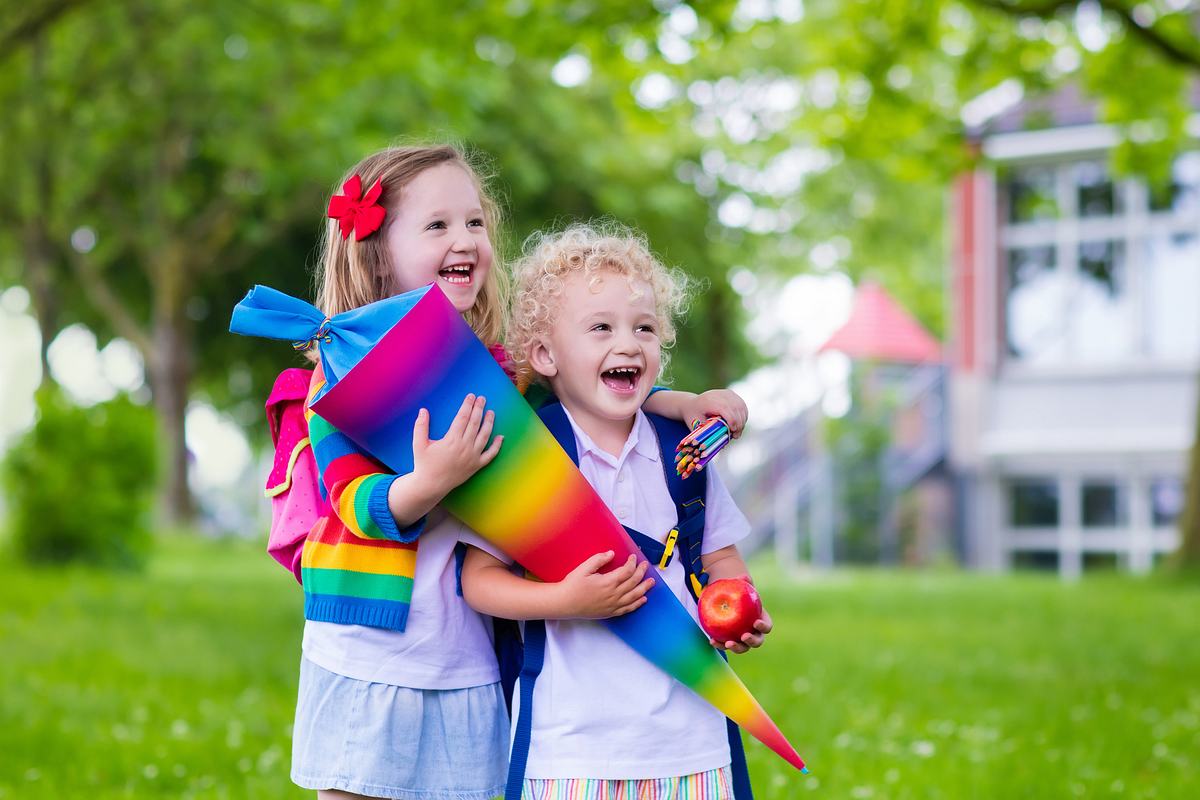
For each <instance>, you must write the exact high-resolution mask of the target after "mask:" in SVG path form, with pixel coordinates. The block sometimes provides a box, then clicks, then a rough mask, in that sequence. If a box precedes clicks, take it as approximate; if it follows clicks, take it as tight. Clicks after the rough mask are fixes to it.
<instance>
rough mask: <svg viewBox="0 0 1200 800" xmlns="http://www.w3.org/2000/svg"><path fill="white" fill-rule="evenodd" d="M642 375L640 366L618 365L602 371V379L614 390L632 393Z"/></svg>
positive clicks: (621, 392)
mask: <svg viewBox="0 0 1200 800" xmlns="http://www.w3.org/2000/svg"><path fill="white" fill-rule="evenodd" d="M641 375H642V370H641V368H639V367H616V368H614V369H609V370H605V371H604V372H601V373H600V380H601V381H603V382H604V385H605V386H607V387H608V388H609V389H612V390H613V391H614V392H618V393H620V394H630V393H632V392H633V391H634V390H635V389H636V388H637V384H638V378H640V377H641Z"/></svg>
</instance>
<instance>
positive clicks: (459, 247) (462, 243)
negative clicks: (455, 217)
mask: <svg viewBox="0 0 1200 800" xmlns="http://www.w3.org/2000/svg"><path fill="white" fill-rule="evenodd" d="M453 248H454V251H455V252H456V253H469V252H471V251H472V250H474V249H475V248H476V244H475V238H474V237H473V236H471V232H470V231H469V230H467V229H466V228H465V227H463V228H460V229H459V230H458V235H457V236H455V237H454V245H453Z"/></svg>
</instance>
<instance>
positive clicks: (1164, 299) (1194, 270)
mask: <svg viewBox="0 0 1200 800" xmlns="http://www.w3.org/2000/svg"><path fill="white" fill-rule="evenodd" d="M1142 244H1143V250H1142V259H1143V263H1144V264H1145V266H1146V272H1145V274H1146V280H1145V283H1146V292H1145V298H1144V302H1145V304H1146V311H1147V313H1146V314H1145V315H1144V316H1145V318H1146V335H1147V342H1146V346H1147V349H1148V350H1149V351H1150V355H1152V356H1156V357H1158V358H1160V359H1162V360H1167V361H1194V360H1195V359H1196V358H1197V357H1200V314H1197V313H1196V309H1195V308H1194V304H1193V303H1188V302H1181V301H1180V298H1185V297H1200V237H1197V236H1196V234H1195V233H1163V234H1160V235H1157V236H1152V237H1149V238H1147V239H1145V240H1144V241H1143V243H1142Z"/></svg>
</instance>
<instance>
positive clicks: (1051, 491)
mask: <svg viewBox="0 0 1200 800" xmlns="http://www.w3.org/2000/svg"><path fill="white" fill-rule="evenodd" d="M1008 511H1009V517H1008V518H1009V520H1010V523H1011V525H1012V527H1014V528H1057V527H1058V483H1057V482H1056V481H1053V480H1047V479H1040V478H1022V479H1019V480H1014V481H1012V482H1010V483H1009V486H1008Z"/></svg>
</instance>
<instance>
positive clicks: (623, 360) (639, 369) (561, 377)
mask: <svg viewBox="0 0 1200 800" xmlns="http://www.w3.org/2000/svg"><path fill="white" fill-rule="evenodd" d="M633 286H634V288H636V289H637V290H638V291H639V296H638V297H637V298H635V297H634V296H633V289H631V288H630V281H629V280H628V279H627V278H625V277H623V276H621V275H616V274H613V273H603V274H601V280H600V283H599V285H598V287H597V288H596V290H594V291H593V290H590V289H589V288H588V285H587V280H586V278H585V277H584V276H583V275H582V274H579V273H573V274H571V275H569V276H568V277H567V278H566V280H565V281H564V284H563V293H562V297H561V301H560V303H559V306H558V309H557V313H556V315H555V320H554V324H553V325H552V327H551V329H550V333H549V336H548V337H546V339H544V340H542V341H540V342H538V343H536V344H535V345H534V347H532V348H531V350H530V354H529V355H530V362H531V364H532V366H533V368H534V369H536V370H537V371H538V372H539V373H541V374H542V375H544V376H546V377H547V378H548V379H549V380H550V385H551V387H552V388H553V389H554V393H555V394H556V395H557V396H558V399H559V400H561V401H562V402H563V404H564V405H566V406H567V408H569V409H570V410H571V413H572V414H574V415H576V416H577V417H578V415H579V414H580V413H583V414H585V415H589V416H591V417H593V418H597V419H603V420H628V419H632V418H633V416H634V414H635V413H637V410H638V409H639V408H640V407H641V405H642V403H643V402H644V401H645V399H646V396H647V395H648V394H649V393H650V389H651V388H653V385H654V379H655V378H657V377H658V370H659V366H660V365H661V361H662V352H661V349H660V345H659V339H658V315H657V314H656V313H655V305H654V291H653V289H652V287H651V286H650V284H649V283H646V282H645V281H637V280H635V281H634V282H633Z"/></svg>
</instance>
